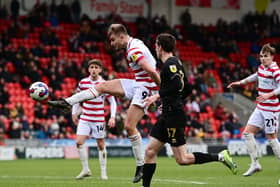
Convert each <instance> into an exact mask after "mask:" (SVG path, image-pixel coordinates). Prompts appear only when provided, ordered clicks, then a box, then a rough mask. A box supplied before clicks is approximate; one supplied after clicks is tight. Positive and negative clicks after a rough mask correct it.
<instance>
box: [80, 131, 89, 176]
mask: <svg viewBox="0 0 280 187" xmlns="http://www.w3.org/2000/svg"><path fill="white" fill-rule="evenodd" d="M86 138H87V136H85V135H77V140H76V143H77V149H78V152H79V156H80V160H81V164H82V171H81V172H80V174H79V175H77V176H76V179H78V180H79V179H83V178H85V177H89V176H91V171H90V169H89V164H88V152H87V149H86V147H85V140H86Z"/></svg>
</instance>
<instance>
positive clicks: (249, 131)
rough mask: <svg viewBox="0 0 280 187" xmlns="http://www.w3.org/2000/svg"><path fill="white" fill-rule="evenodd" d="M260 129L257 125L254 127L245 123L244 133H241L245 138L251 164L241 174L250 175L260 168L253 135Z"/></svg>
mask: <svg viewBox="0 0 280 187" xmlns="http://www.w3.org/2000/svg"><path fill="white" fill-rule="evenodd" d="M259 130H260V129H259V128H258V127H255V126H253V125H247V126H246V128H245V130H244V133H243V138H244V140H245V145H246V147H247V150H248V153H249V155H250V158H251V164H250V167H249V169H248V170H247V171H246V172H245V173H243V176H245V177H247V176H251V175H253V174H254V173H256V172H259V171H261V170H262V167H261V165H260V163H259V158H258V151H257V143H256V140H255V137H254V135H255V134H256V133H257V132H258V131H259Z"/></svg>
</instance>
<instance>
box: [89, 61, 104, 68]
mask: <svg viewBox="0 0 280 187" xmlns="http://www.w3.org/2000/svg"><path fill="white" fill-rule="evenodd" d="M91 64H95V65H97V66H99V67H100V68H101V69H103V63H102V62H101V60H99V59H92V60H90V61H88V67H89V66H90V65H91Z"/></svg>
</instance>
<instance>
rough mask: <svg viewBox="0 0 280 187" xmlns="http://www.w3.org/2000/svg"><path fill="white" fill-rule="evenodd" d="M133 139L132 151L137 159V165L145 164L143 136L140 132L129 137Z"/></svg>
mask: <svg viewBox="0 0 280 187" xmlns="http://www.w3.org/2000/svg"><path fill="white" fill-rule="evenodd" d="M128 138H129V139H130V141H131V145H132V151H133V154H134V157H135V159H136V165H137V166H142V165H144V153H143V150H142V137H141V135H140V134H139V133H137V134H136V135H132V136H130V137H128Z"/></svg>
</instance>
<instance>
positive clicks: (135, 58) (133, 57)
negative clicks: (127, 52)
mask: <svg viewBox="0 0 280 187" xmlns="http://www.w3.org/2000/svg"><path fill="white" fill-rule="evenodd" d="M131 58H132V60H133V61H134V62H135V61H136V60H137V58H138V56H137V54H133V55H131Z"/></svg>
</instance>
